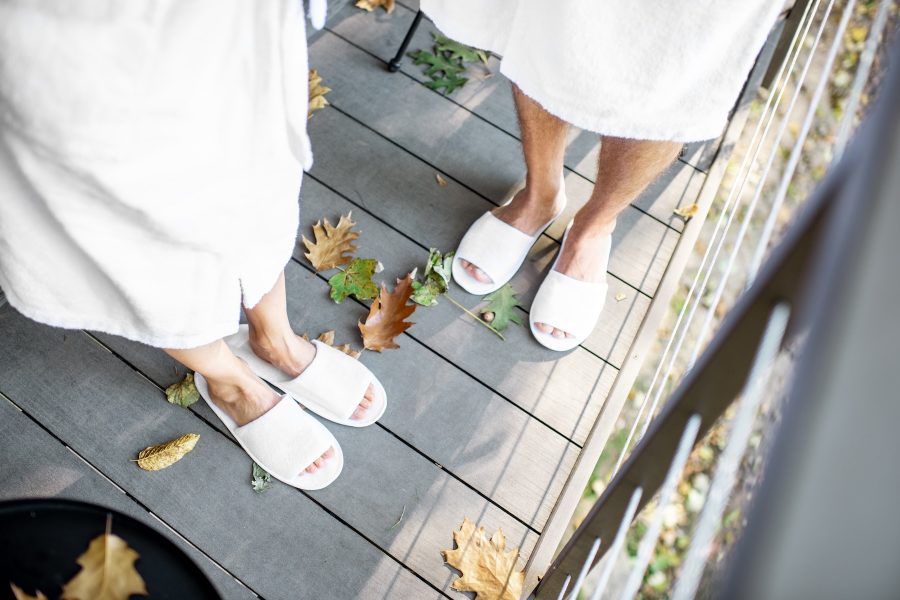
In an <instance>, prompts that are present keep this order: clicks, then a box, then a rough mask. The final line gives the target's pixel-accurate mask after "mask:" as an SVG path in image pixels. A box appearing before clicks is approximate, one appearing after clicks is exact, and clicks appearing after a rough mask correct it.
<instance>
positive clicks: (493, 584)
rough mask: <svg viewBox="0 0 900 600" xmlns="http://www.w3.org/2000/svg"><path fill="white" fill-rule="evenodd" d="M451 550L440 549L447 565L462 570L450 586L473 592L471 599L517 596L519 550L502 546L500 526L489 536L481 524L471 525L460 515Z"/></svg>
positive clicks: (519, 587) (520, 577)
mask: <svg viewBox="0 0 900 600" xmlns="http://www.w3.org/2000/svg"><path fill="white" fill-rule="evenodd" d="M453 541H454V542H456V549H455V550H442V551H441V554H442V555H443V557H444V560H445V561H446V562H447V564H448V565H450V566H451V567H453V568H454V569H457V570H459V571H460V572H461V573H462V577H458V578H457V579H456V580H455V581H454V582H453V583H451V584H450V587H451V588H453V589H454V590H457V591H460V592H475V600H518V599H519V598H520V597H521V596H522V586H523V584H524V582H525V573H524V571H522V570H521V569H518V568H517V562H518V559H519V550H518V549H517V548H514V549H512V550H507V549H506V537H505V536H504V535H503V532H502V531H501V530H499V529H498V530H497V531H495V532H494V535H492V536H491V538H490V539H488V538H487V536H486V535H485V532H484V527H479V528H478V529H476V528H475V525H474V524H473V523H472V522H471V521H470V520H469V519H463V522H462V525H461V526H460V528H459V529H458V530H456V531H454V532H453Z"/></svg>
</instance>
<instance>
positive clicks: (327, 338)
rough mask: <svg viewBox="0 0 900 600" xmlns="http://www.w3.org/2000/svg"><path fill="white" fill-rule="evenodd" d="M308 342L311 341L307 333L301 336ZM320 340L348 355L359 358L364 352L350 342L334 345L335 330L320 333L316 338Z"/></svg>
mask: <svg viewBox="0 0 900 600" xmlns="http://www.w3.org/2000/svg"><path fill="white" fill-rule="evenodd" d="M301 337H302V338H303V339H304V340H306V341H307V342H308V341H309V336H308V335H306V334H305V333H304V334H303V335H302V336H301ZM316 339H317V340H319V341H320V342H324V343H326V344H328V345H329V346H331V347H333V348H336V349H338V350H340V351H341V352H343V353H344V354H346V355H347V356H352V357H353V358H359V355H360V354H362V353H361V352H360V351H359V350H354V349H353V348H352V347H351V346H350V344H341V345H340V346H335V345H334V330H333V329H332V330H331V331H325V332H322V333H320V334H319V337H317V338H316Z"/></svg>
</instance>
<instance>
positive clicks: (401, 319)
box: [359, 273, 416, 352]
mask: <svg viewBox="0 0 900 600" xmlns="http://www.w3.org/2000/svg"><path fill="white" fill-rule="evenodd" d="M412 282H413V274H412V273H410V274H409V275H407V276H406V277H404V278H403V279H398V280H397V285H396V287H394V291H393V292H388V290H387V286H386V285H384V284H383V283H382V284H381V293H380V294H379V295H378V298H377V299H376V300H375V301H374V302H373V303H372V306H371V308H370V309H369V315H368V316H367V317H366V322H365V323H363V322H362V321H360V322H359V330H360V332H361V333H362V337H363V347H364V348H367V349H368V350H375V351H376V352H381V351H382V350H385V349H387V348H399V347H400V346H398V345H397V343H396V342H395V341H394V338H396V337H397V336H398V335H400V334H401V333H403V332H404V331H406V330H407V329H409V328H410V327H412V326H413V323H411V322H409V321H406V319H407V318H408V317H409V316H410V315H411V314H413V312H415V310H416V305H415V304H410V303H409V299H410V296H412V293H413V288H412Z"/></svg>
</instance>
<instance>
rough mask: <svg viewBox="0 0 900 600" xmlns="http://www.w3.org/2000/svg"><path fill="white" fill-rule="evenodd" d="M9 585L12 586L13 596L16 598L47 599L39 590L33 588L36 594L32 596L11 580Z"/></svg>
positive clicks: (26, 599) (18, 599) (22, 599)
mask: <svg viewBox="0 0 900 600" xmlns="http://www.w3.org/2000/svg"><path fill="white" fill-rule="evenodd" d="M9 587H11V588H12V593H13V596H15V597H16V600H47V596H45V595H44V594H43V593H42V592H41V590H35V592H36V593H37V596H32V595H31V594H26V593H25V592H24V591H23V590H22V588H20V587H19V586H17V585H16V584H14V583H13V582H12V581H10V582H9Z"/></svg>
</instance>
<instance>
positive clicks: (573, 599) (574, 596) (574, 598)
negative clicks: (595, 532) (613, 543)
mask: <svg viewBox="0 0 900 600" xmlns="http://www.w3.org/2000/svg"><path fill="white" fill-rule="evenodd" d="M598 550H600V538H597V539H596V540H594V544H593V545H592V546H591V550H590V551H589V552H588V555H587V558H585V559H584V564H583V565H582V566H581V571H580V572H579V573H578V579H576V580H575V585H573V586H572V591H571V592H569V600H578V592H580V591H581V586H582V585H584V578H585V577H587V574H588V571H590V570H591V566H592V565H593V564H594V557H596V556H597V551H598Z"/></svg>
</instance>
